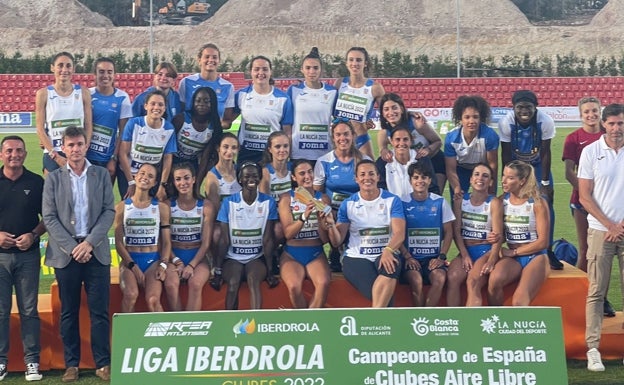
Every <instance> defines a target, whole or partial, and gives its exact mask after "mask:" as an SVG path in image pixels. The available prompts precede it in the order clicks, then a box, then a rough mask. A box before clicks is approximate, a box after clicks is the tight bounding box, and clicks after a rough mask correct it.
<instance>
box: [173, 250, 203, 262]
mask: <svg viewBox="0 0 624 385" xmlns="http://www.w3.org/2000/svg"><path fill="white" fill-rule="evenodd" d="M197 250H199V247H198V248H196V249H178V248H176V247H174V248H172V249H171V251H172V252H173V255H175V256H176V257H178V258H180V259H181V260H182V262H184V264H185V265H188V264H189V262H191V261H192V260H193V258H195V256H196V255H197Z"/></svg>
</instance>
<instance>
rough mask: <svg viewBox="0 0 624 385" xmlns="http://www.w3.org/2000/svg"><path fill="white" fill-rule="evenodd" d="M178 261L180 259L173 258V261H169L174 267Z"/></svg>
mask: <svg viewBox="0 0 624 385" xmlns="http://www.w3.org/2000/svg"><path fill="white" fill-rule="evenodd" d="M179 261H180V258H178V257H173V259H172V260H171V263H173V264H174V265H177V264H178V262H179Z"/></svg>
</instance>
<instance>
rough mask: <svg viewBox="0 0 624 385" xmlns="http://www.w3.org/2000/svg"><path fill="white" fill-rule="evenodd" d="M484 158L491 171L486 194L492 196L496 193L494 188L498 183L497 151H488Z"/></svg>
mask: <svg viewBox="0 0 624 385" xmlns="http://www.w3.org/2000/svg"><path fill="white" fill-rule="evenodd" d="M486 157H487V163H488V165H489V166H490V168H491V169H492V185H491V186H490V188H489V190H488V192H489V193H490V194H494V193H495V192H496V186H497V183H498V151H496V150H491V151H488V152H487V154H486Z"/></svg>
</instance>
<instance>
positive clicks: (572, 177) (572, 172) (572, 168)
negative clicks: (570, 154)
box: [563, 159, 579, 190]
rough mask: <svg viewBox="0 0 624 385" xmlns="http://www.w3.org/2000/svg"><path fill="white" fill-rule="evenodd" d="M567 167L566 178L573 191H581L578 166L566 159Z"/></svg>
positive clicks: (564, 162)
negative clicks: (577, 171) (577, 172)
mask: <svg viewBox="0 0 624 385" xmlns="http://www.w3.org/2000/svg"><path fill="white" fill-rule="evenodd" d="M563 164H564V165H565V178H566V180H567V181H568V182H570V184H571V185H572V189H574V190H578V189H579V182H578V178H577V177H576V164H575V163H574V161H573V160H571V159H566V160H564V161H563Z"/></svg>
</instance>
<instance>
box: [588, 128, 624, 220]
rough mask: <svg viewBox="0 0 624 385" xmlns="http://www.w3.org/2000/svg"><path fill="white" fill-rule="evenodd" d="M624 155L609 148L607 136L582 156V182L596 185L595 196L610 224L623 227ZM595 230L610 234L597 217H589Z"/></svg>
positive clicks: (593, 144)
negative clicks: (587, 180)
mask: <svg viewBox="0 0 624 385" xmlns="http://www.w3.org/2000/svg"><path fill="white" fill-rule="evenodd" d="M622 170H624V151H622V149H620V151H618V152H616V151H615V150H614V149H612V148H610V147H609V146H607V142H605V139H604V136H602V137H601V138H600V139H598V140H597V141H595V142H594V143H592V144H590V145H588V146H587V147H585V148H584V149H583V152H582V153H581V159H580V160H579V168H578V178H579V179H591V180H592V181H593V182H594V189H593V191H592V196H593V197H594V200H595V201H596V202H597V203H598V206H600V209H601V210H602V212H603V213H604V214H605V215H606V216H607V218H609V220H611V221H613V222H615V223H620V222H622V220H624V205H623V204H622V196H621V195H620V194H622V191H624V174H622ZM587 222H588V223H589V227H590V228H592V229H596V230H600V231H607V228H606V227H604V226H603V225H602V223H600V222H599V221H598V220H597V219H596V218H595V217H594V216H593V215H591V214H589V215H588V216H587Z"/></svg>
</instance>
